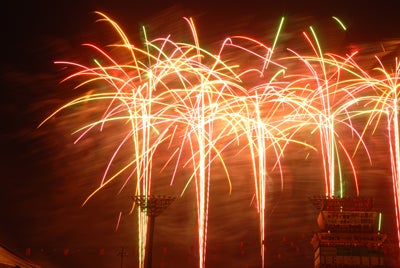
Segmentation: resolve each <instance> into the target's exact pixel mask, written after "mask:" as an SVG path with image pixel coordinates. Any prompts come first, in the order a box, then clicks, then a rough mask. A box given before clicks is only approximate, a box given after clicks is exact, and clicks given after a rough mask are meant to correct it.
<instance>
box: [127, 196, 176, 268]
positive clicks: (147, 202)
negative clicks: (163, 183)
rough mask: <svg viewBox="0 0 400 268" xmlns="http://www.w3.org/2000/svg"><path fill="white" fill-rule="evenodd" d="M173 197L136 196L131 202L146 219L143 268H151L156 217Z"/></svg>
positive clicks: (173, 199)
mask: <svg viewBox="0 0 400 268" xmlns="http://www.w3.org/2000/svg"><path fill="white" fill-rule="evenodd" d="M175 199H176V197H175V196H165V195H136V196H134V197H133V200H134V202H135V203H136V204H138V206H139V207H140V209H141V210H142V212H144V213H146V216H147V217H148V229H147V238H146V248H145V255H144V268H151V265H152V251H153V234H154V223H155V221H156V217H157V216H158V215H160V214H161V213H162V212H163V211H164V210H165V209H166V208H167V207H168V206H169V205H170V204H171V203H172V202H173V201H175Z"/></svg>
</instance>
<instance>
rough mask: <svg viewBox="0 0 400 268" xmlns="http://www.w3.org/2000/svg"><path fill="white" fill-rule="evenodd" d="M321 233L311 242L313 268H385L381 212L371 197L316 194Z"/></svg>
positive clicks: (316, 234) (314, 199) (315, 202)
mask: <svg viewBox="0 0 400 268" xmlns="http://www.w3.org/2000/svg"><path fill="white" fill-rule="evenodd" d="M312 201H313V202H314V204H316V205H318V206H319V209H320V212H319V215H318V219H317V222H318V226H319V232H318V233H315V234H314V236H313V238H312V240H311V244H312V246H313V248H314V268H339V267H343V268H355V267H385V264H384V254H383V243H384V242H385V240H386V237H387V236H386V234H382V233H381V230H380V229H381V213H378V212H376V211H373V210H372V207H373V199H372V198H370V197H345V198H334V197H332V198H328V197H326V198H325V197H314V198H312Z"/></svg>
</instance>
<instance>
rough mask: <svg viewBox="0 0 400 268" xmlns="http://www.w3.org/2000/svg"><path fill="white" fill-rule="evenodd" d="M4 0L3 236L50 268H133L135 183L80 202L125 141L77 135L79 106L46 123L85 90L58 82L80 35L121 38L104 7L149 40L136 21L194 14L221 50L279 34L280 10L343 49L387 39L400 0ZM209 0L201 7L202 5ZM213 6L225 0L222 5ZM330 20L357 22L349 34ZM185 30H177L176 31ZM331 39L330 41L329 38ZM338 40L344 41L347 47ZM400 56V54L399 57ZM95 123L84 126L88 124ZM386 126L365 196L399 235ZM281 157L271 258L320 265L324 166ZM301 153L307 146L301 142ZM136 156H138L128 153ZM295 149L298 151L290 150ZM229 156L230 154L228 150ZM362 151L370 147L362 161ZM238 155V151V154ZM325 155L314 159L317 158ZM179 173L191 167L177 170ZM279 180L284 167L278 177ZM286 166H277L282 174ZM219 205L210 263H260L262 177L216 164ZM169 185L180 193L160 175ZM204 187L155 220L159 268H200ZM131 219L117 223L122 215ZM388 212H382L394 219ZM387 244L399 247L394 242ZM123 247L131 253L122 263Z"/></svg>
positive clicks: (158, 24) (363, 165)
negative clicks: (258, 186)
mask: <svg viewBox="0 0 400 268" xmlns="http://www.w3.org/2000/svg"><path fill="white" fill-rule="evenodd" d="M134 2H138V1H122V0H117V1H95V0H87V1H86V0H85V1H6V2H4V3H2V9H1V10H2V11H1V12H2V13H3V14H2V15H1V25H2V26H3V27H2V34H1V35H2V41H1V46H2V49H1V51H2V56H1V65H0V66H1V80H0V81H1V82H0V83H1V85H2V86H1V94H2V97H1V102H0V109H1V111H0V120H1V123H2V124H1V125H2V131H1V133H0V146H1V147H0V148H1V162H0V167H1V174H2V175H1V180H2V183H1V186H0V211H1V213H2V217H1V220H0V243H1V244H4V245H6V246H7V247H9V248H10V249H12V250H14V251H15V252H18V253H19V254H21V255H23V256H25V255H26V249H30V254H29V256H27V257H28V258H30V259H32V260H34V261H35V262H36V263H38V264H40V265H42V267H48V268H53V267H54V268H69V267H135V264H136V262H135V261H134V260H135V259H136V257H137V248H136V247H137V231H136V229H135V228H136V227H135V213H133V214H130V213H129V212H130V209H131V205H132V196H133V194H132V192H130V191H129V190H128V189H129V186H131V187H132V185H128V186H127V187H126V188H125V190H123V191H122V192H121V193H119V189H120V188H121V186H122V183H123V182H121V181H120V182H116V183H114V184H111V185H110V186H109V187H108V188H106V189H104V190H103V191H101V192H100V193H99V194H97V195H96V196H95V197H94V198H92V199H91V200H90V201H89V202H88V203H87V204H86V205H85V206H83V207H82V202H83V201H84V200H85V199H86V197H87V196H88V195H89V194H90V193H91V192H92V191H93V190H94V189H95V188H96V187H97V186H98V184H99V183H100V179H101V175H102V173H103V171H104V168H105V164H106V162H107V159H108V158H109V156H108V155H107V152H111V151H112V150H113V148H115V146H116V144H118V140H119V139H120V137H119V136H118V135H115V136H107V134H106V133H101V134H98V135H97V136H96V135H89V136H88V137H87V138H85V139H83V140H82V141H81V142H79V143H78V144H73V142H74V138H75V137H73V136H72V135H70V133H71V132H72V131H74V130H75V128H76V127H77V125H78V124H76V122H78V123H79V122H85V120H87V119H88V117H89V116H90V115H87V117H86V115H85V114H84V113H82V112H81V111H77V110H72V111H70V112H66V113H63V114H61V115H59V116H57V117H56V118H54V119H52V120H50V121H49V122H48V124H46V125H44V126H43V127H41V128H37V126H38V125H39V124H40V122H41V121H42V120H43V119H44V118H46V117H47V116H48V115H49V114H50V113H51V112H52V111H54V109H56V108H57V107H59V106H60V105H62V104H64V103H65V102H66V101H67V100H70V99H71V98H73V97H76V96H77V95H76V94H78V95H79V92H75V91H73V90H72V87H71V86H72V85H71V84H68V83H62V84H60V81H61V80H62V79H63V78H65V77H66V75H68V72H66V71H65V70H64V69H62V68H60V66H57V65H55V64H54V63H53V62H54V61H56V60H72V61H78V62H81V61H82V62H85V60H88V58H87V56H88V55H86V54H85V52H84V50H83V49H82V46H81V44H82V43H87V42H93V43H97V44H99V45H107V44H109V43H111V42H112V40H110V38H115V35H114V36H112V37H111V35H110V34H109V33H107V32H106V31H104V30H103V29H105V26H104V24H101V23H96V22H95V21H96V19H98V17H97V16H96V15H95V14H94V11H102V12H104V13H106V14H107V15H109V16H110V17H112V18H113V19H114V20H115V21H117V22H118V23H119V24H120V25H121V27H122V28H123V29H124V30H125V33H127V35H129V36H130V37H131V40H133V42H140V40H141V39H140V26H141V25H146V26H147V27H148V28H149V29H150V30H149V33H150V34H153V35H156V34H161V35H166V34H168V33H169V31H171V32H178V33H180V32H181V30H180V28H179V27H180V26H182V25H184V23H182V22H181V21H180V20H181V18H182V17H184V16H185V17H193V18H194V20H195V23H196V25H197V26H198V32H199V38H200V40H201V43H204V44H206V46H207V47H212V46H213V44H216V42H218V41H221V40H223V39H224V38H226V37H228V36H230V35H234V34H241V35H249V36H251V37H255V38H259V39H260V40H262V41H263V42H266V43H270V42H272V39H273V33H274V32H275V30H276V25H277V24H278V22H279V20H280V18H281V17H282V16H285V18H286V19H287V24H288V31H291V32H290V34H292V35H296V34H300V32H301V30H303V29H304V28H306V27H308V26H309V25H310V24H312V25H314V26H315V27H316V28H317V29H319V30H320V32H321V35H322V36H323V40H324V41H326V42H327V43H328V42H332V43H331V48H332V49H333V50H338V51H341V49H344V50H345V48H346V45H347V44H367V43H368V44H370V43H372V44H377V43H379V41H380V40H388V39H393V38H400V28H399V27H398V25H400V16H398V9H396V8H395V3H396V1H392V0H391V1H372V2H371V1H370V2H368V3H367V1H351V4H348V3H346V2H350V1H293V2H295V4H293V3H291V2H292V1H288V0H287V1H284V0H282V1H267V0H265V1H251V0H250V1H193V0H189V1H159V2H157V1H141V2H139V3H137V4H136V3H134ZM200 2H201V3H200ZM216 2H217V3H216ZM332 16H336V17H339V18H341V19H343V21H344V22H345V23H346V25H347V26H348V28H349V29H348V31H347V32H345V33H343V32H340V31H335V30H332V29H333V28H334V27H336V26H337V24H335V23H334V22H333V21H332V18H331V17H332ZM177 25H180V26H177ZM327 46H328V44H327ZM338 46H339V47H338ZM397 53H398V52H397ZM86 122H87V121H86ZM379 135H383V134H382V133H381V134H379V133H378V134H377V136H375V138H374V139H372V140H371V142H372V143H373V146H375V147H374V149H373V150H374V160H375V164H374V166H373V167H369V166H368V165H369V164H368V163H367V161H366V160H365V159H364V158H362V159H361V160H359V163H358V164H359V170H360V175H359V176H360V177H363V178H364V179H365V180H364V181H363V193H365V194H366V195H372V196H374V197H375V198H376V203H375V204H376V208H377V210H380V211H382V212H383V213H384V215H387V218H385V219H387V220H386V221H385V220H384V229H385V228H386V231H387V232H388V233H389V234H391V235H394V233H395V222H394V215H393V213H394V210H393V209H392V208H391V207H390V206H391V204H392V203H391V202H392V200H391V196H392V189H391V187H392V186H391V181H390V176H388V174H389V172H390V167H388V165H387V151H385V150H384V149H382V147H381V145H380V144H379V139H380V136H379ZM292 150H293V151H291V153H292V157H289V159H288V160H287V162H285V174H286V175H285V176H286V177H287V178H286V179H285V186H284V189H283V190H282V191H281V188H280V181H279V179H278V180H276V181H275V180H274V179H272V178H271V182H270V187H269V189H270V193H269V199H268V202H269V203H268V205H269V207H268V211H267V213H268V219H269V221H268V223H267V233H268V234H267V239H266V244H267V261H266V263H267V267H274V268H280V267H287V268H289V267H300V266H298V263H304V266H302V267H311V266H312V261H313V255H312V254H313V252H312V248H311V245H310V239H311V237H312V234H313V233H314V232H315V231H317V230H318V226H317V223H316V217H317V214H318V211H317V210H316V208H315V207H313V205H312V204H311V202H310V201H309V200H308V197H310V196H312V195H318V194H322V193H323V184H322V173H321V172H322V171H321V170H320V169H319V168H318V165H315V164H313V162H312V160H315V161H318V155H314V156H312V155H311V156H310V161H309V162H307V163H304V164H301V165H302V166H301V168H300V169H299V164H298V163H299V161H300V160H301V159H300V156H299V158H297V157H298V150H299V149H296V148H294V149H293V148H292ZM296 150H297V151H296ZM126 154H127V155H128V154H129V152H126ZM289 155H290V154H289ZM232 157H233V156H232ZM364 157H365V156H364ZM231 160H232V161H234V159H231ZM314 163H315V162H314ZM248 172H249V170H248V167H247V166H245V165H244V164H243V163H242V162H238V163H236V165H235V168H234V170H233V173H234V174H235V176H236V177H237V178H248V177H249V174H248ZM180 175H181V176H182V177H185V176H187V174H184V172H182V174H180ZM272 175H274V174H272ZM275 175H276V174H275ZM215 176H216V180H215V182H213V183H214V184H213V187H212V192H211V195H212V196H218V197H220V198H215V199H213V200H212V201H211V204H210V206H211V209H210V223H209V240H208V244H209V247H208V255H207V256H208V260H207V267H211V268H212V267H222V266H223V265H225V267H233V268H235V267H260V257H259V248H258V245H259V244H258V243H259V240H258V215H257V214H256V212H255V209H254V204H252V203H251V199H252V194H253V191H254V189H253V186H249V183H248V181H246V180H245V179H237V180H234V181H233V192H232V194H231V195H229V191H228V187H227V185H226V181H225V180H224V179H222V177H223V176H222V175H221V174H219V173H218V171H217V172H216V175H215ZM158 179H159V181H160V185H161V186H160V189H159V191H160V193H163V194H168V195H177V194H179V190H178V188H179V187H168V186H167V185H168V182H169V178H167V177H163V176H160V178H158ZM193 196H194V187H189V189H188V191H187V192H186V193H185V195H184V196H182V197H181V198H179V199H178V200H176V201H175V202H174V203H173V204H172V205H171V206H170V207H169V208H168V209H167V210H166V211H165V212H164V213H163V214H162V215H161V216H159V217H158V218H157V221H156V230H155V241H154V253H153V257H154V262H153V264H154V266H153V267H196V265H197V262H196V257H195V255H196V253H197V252H196V249H195V248H196V246H197V240H196V239H197V237H196V224H197V223H196V203H195V202H194V200H193ZM119 215H121V220H120V223H119V225H118V228H116V226H117V222H118V217H119ZM385 217H386V216H385ZM391 243H394V242H393V240H392V241H391ZM122 249H123V256H124V258H122V259H121V252H122V251H121V250H122Z"/></svg>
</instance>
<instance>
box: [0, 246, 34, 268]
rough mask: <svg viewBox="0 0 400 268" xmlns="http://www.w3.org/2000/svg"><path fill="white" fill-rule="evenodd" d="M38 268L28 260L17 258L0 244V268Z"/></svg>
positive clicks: (16, 255)
mask: <svg viewBox="0 0 400 268" xmlns="http://www.w3.org/2000/svg"><path fill="white" fill-rule="evenodd" d="M17 267H18V268H40V266H39V265H36V264H34V263H33V262H31V261H30V260H28V259H26V258H24V257H22V256H19V255H18V254H16V253H14V252H12V251H11V250H10V249H8V248H7V247H5V246H4V245H2V244H0V268H17Z"/></svg>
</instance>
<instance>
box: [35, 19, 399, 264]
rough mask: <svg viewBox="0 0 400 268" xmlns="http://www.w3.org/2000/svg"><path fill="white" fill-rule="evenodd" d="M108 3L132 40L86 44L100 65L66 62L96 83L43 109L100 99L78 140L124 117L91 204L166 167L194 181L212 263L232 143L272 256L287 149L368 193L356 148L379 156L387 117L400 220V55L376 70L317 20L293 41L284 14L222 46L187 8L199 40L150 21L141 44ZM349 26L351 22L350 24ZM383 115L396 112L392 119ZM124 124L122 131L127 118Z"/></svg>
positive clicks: (81, 83) (339, 191)
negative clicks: (285, 33) (208, 43)
mask: <svg viewBox="0 0 400 268" xmlns="http://www.w3.org/2000/svg"><path fill="white" fill-rule="evenodd" d="M97 14H98V15H99V16H100V18H101V20H102V21H106V22H108V23H109V24H110V25H111V26H112V27H113V28H114V30H115V31H116V33H117V34H118V35H119V38H120V40H121V42H119V43H115V44H113V45H112V46H110V47H106V48H101V47H99V46H96V45H92V44H86V45H85V46H87V47H89V48H90V49H92V50H93V51H94V53H95V54H96V56H94V58H93V60H92V64H91V65H83V64H79V63H76V62H66V61H59V62H57V64H62V65H65V66H67V67H68V68H69V69H71V70H77V71H75V72H74V73H72V74H71V75H70V76H68V77H67V78H66V80H74V81H78V84H77V86H76V88H79V90H83V89H86V92H87V93H85V94H83V95H82V96H81V97H78V98H75V99H73V100H72V101H70V102H68V103H66V104H65V105H63V106H62V107H60V108H59V109H58V110H56V111H55V112H54V113H53V114H51V115H50V116H49V117H48V118H47V119H46V120H45V121H44V122H46V121H48V120H49V119H51V118H53V117H55V116H56V115H57V114H59V113H60V112H61V111H63V110H69V109H74V107H77V109H78V110H80V111H81V112H82V113H86V109H88V108H87V107H89V106H90V107H92V108H93V109H95V110H98V111H102V112H101V113H99V117H98V118H96V119H94V120H91V121H89V122H88V123H87V124H85V125H82V126H79V128H78V129H77V130H76V132H75V135H77V139H76V143H78V142H80V141H81V140H84V139H85V138H86V137H87V136H89V135H95V134H94V132H96V131H100V132H102V131H104V130H105V129H106V128H107V126H108V125H111V126H112V127H115V126H116V125H118V124H120V125H122V126H123V128H124V129H126V130H124V131H123V132H122V133H124V134H123V135H122V136H121V141H120V143H119V144H118V146H117V147H116V148H115V150H114V152H112V154H111V155H110V157H109V162H108V165H107V168H106V169H105V172H104V174H103V176H102V179H101V182H100V185H99V186H98V188H97V189H96V190H94V191H93V193H92V194H90V195H89V197H88V198H87V199H86V200H85V202H84V204H85V203H87V202H88V201H89V200H90V199H91V198H95V195H96V194H97V193H98V192H99V191H101V190H102V189H105V188H106V187H107V186H108V185H109V184H110V183H112V182H113V181H114V180H117V179H122V180H123V181H124V182H123V184H122V185H123V186H122V187H121V191H122V190H123V189H124V188H125V187H126V185H128V184H129V182H130V181H133V185H134V188H132V189H129V191H131V193H132V195H144V196H150V195H152V194H154V192H155V189H157V184H158V181H157V179H156V178H155V177H157V176H158V174H161V173H163V174H166V176H168V177H170V178H171V180H170V186H171V187H175V188H174V189H178V190H177V191H179V192H180V195H181V196H184V195H187V194H189V193H187V192H186V190H187V189H188V188H190V187H191V186H192V185H194V187H195V194H196V200H197V228H198V232H197V235H198V256H197V257H198V266H199V267H201V268H203V267H205V266H206V263H207V258H208V255H207V241H208V235H207V234H208V228H209V217H210V216H209V211H210V201H211V199H212V198H213V197H212V196H211V194H210V190H211V187H212V185H213V176H214V172H215V170H216V169H222V170H223V173H224V175H223V176H225V177H226V181H227V184H228V185H229V187H228V188H229V192H231V191H237V190H238V189H234V188H233V187H232V184H233V183H232V181H233V180H235V179H237V178H235V177H233V176H232V175H231V170H232V169H233V168H232V167H231V165H233V164H234V162H233V163H232V162H231V161H229V159H228V158H227V156H228V155H227V153H226V152H228V151H229V154H231V153H232V152H233V154H234V155H236V156H235V157H240V158H243V159H242V160H241V161H248V163H247V165H248V166H249V167H251V169H250V170H249V171H251V173H252V175H253V182H254V183H253V185H254V197H255V201H256V202H255V204H256V212H257V213H258V215H259V241H260V243H259V248H260V260H261V266H262V267H265V266H266V260H265V252H266V248H265V246H266V243H265V240H266V235H267V234H266V227H267V226H268V224H269V223H268V217H267V214H266V211H267V209H268V208H267V207H266V206H267V199H268V195H269V188H268V181H269V180H270V179H271V178H272V179H274V178H273V177H276V172H275V171H276V170H278V174H279V175H278V177H277V178H278V179H279V180H280V183H281V187H282V189H283V187H284V185H285V176H286V174H285V172H284V169H283V161H284V159H285V154H286V150H289V148H290V147H291V146H294V145H296V146H300V147H302V148H303V150H304V155H303V159H304V161H307V157H308V155H309V154H310V152H313V151H315V152H318V153H319V155H320V159H321V160H320V161H321V163H322V168H321V170H322V173H323V182H321V183H322V184H323V185H324V187H325V192H324V195H326V196H327V197H333V196H340V197H344V196H349V195H355V196H359V195H360V194H362V192H363V187H362V182H360V181H359V176H358V170H357V161H355V156H356V155H357V153H358V151H359V150H360V148H362V149H363V151H364V152H365V153H366V155H367V156H368V159H370V160H369V161H370V162H371V161H372V160H371V156H370V152H369V149H368V148H369V145H368V142H367V141H366V135H369V134H371V135H372V134H373V131H369V130H370V129H373V130H374V129H377V128H379V127H380V126H381V125H384V126H386V127H387V129H388V139H387V143H388V144H389V148H390V159H391V166H392V178H393V192H394V207H395V212H396V213H395V214H396V221H397V224H399V217H400V216H399V215H400V213H399V212H400V211H399V210H400V206H399V200H398V199H399V190H398V188H399V186H400V185H399V179H398V178H399V176H400V175H399V170H400V168H399V163H400V156H399V155H400V147H399V146H400V145H399V130H398V122H397V120H398V115H397V110H398V108H397V102H398V101H397V91H398V89H399V86H398V79H399V69H400V68H399V63H398V62H397V60H396V61H395V68H394V72H388V71H387V69H386V68H385V66H384V63H382V62H381V61H380V59H379V58H377V59H376V60H377V61H378V62H379V64H380V66H381V67H379V68H377V72H378V74H376V73H373V74H376V76H372V74H370V73H369V71H370V70H366V69H363V68H362V66H360V65H359V64H358V63H357V54H358V52H357V51H355V52H353V53H352V54H350V55H337V54H334V53H327V52H324V51H323V48H322V47H321V45H320V42H319V40H318V35H317V34H316V32H315V30H314V28H312V27H310V28H309V29H308V30H307V31H305V32H303V37H304V43H305V44H306V46H307V47H308V48H309V49H308V51H307V50H304V49H303V51H301V52H298V51H296V49H293V48H288V49H287V50H286V51H285V50H283V49H282V48H279V38H280V37H281V36H280V35H281V32H282V28H283V27H284V19H282V20H281V23H280V25H279V28H278V30H277V34H276V37H275V39H274V42H273V44H272V45H267V44H264V43H262V42H260V41H258V40H255V39H253V38H250V37H246V36H232V37H228V38H226V39H225V40H224V41H223V42H222V45H221V47H219V48H218V49H217V50H216V51H219V52H218V53H217V54H214V53H212V52H210V51H208V50H206V49H204V48H203V47H202V46H201V45H200V43H201V42H200V40H199V39H198V35H197V33H196V25H195V23H194V22H193V20H192V19H185V20H186V22H187V24H188V26H189V29H190V30H191V33H192V38H193V43H187V42H180V41H179V40H178V41H176V40H173V38H172V37H171V36H167V37H159V38H155V39H152V40H150V39H148V38H147V35H146V29H143V33H144V42H143V48H139V47H138V46H137V45H136V44H132V43H131V42H130V41H129V38H128V37H127V35H126V34H125V33H124V32H123V30H122V29H121V28H120V27H119V26H118V24H117V23H116V22H115V21H113V20H112V19H110V18H109V17H108V16H107V15H105V14H103V13H97ZM334 19H335V20H336V21H338V22H340V20H338V18H334ZM340 23H341V22H340ZM342 27H343V28H345V26H344V25H343V24H342ZM110 48H112V49H110ZM372 71H373V72H375V71H374V70H372ZM379 74H380V75H379ZM382 117H386V118H387V120H386V121H385V120H381V118H382ZM44 122H43V123H44ZM373 122H376V123H375V125H374V126H372V125H373V124H372V123H373ZM115 129H116V130H118V131H121V130H120V129H121V127H119V128H115ZM371 132H372V133H371ZM305 135H306V136H305ZM118 136H119V135H118ZM349 136H351V137H352V139H350V140H349V139H348V137H349ZM343 137H346V139H343ZM315 141H319V142H317V143H315ZM126 147H128V148H129V149H125V148H126ZM124 150H128V151H129V152H131V156H130V158H129V160H125V164H124V165H123V166H121V167H118V168H116V167H115V165H114V162H115V161H116V159H117V158H118V157H119V156H120V155H122V154H123V151H124ZM123 155H125V154H123ZM165 155H168V156H167V157H165ZM346 163H347V164H346ZM345 167H346V168H349V169H350V171H351V174H352V177H353V179H352V180H349V179H348V178H347V176H346V174H345V173H346V171H345ZM182 170H186V171H187V170H190V172H189V173H188V174H189V175H186V176H185V177H182V176H180V175H178V174H180V173H182ZM156 173H157V176H155V174H156ZM272 174H275V175H272ZM119 220H120V219H119ZM119 220H118V221H119ZM137 224H138V234H139V235H138V247H139V248H140V250H139V256H138V259H137V262H138V265H139V266H141V267H142V266H143V261H144V256H145V252H144V248H145V245H146V243H147V241H146V232H147V231H148V228H147V224H148V223H147V217H146V216H145V214H144V213H143V212H141V211H140V210H137ZM398 229H399V228H398ZM398 240H400V233H399V236H398Z"/></svg>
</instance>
